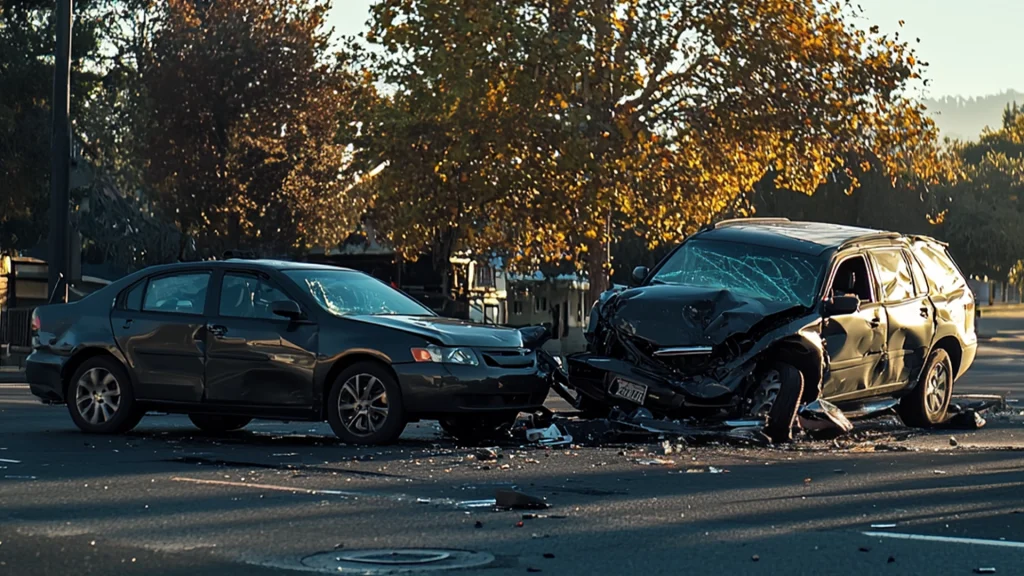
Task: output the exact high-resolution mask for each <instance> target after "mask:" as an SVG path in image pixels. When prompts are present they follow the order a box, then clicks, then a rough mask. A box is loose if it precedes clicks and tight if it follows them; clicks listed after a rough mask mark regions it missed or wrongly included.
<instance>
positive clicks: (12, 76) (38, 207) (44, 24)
mask: <svg viewBox="0 0 1024 576" xmlns="http://www.w3.org/2000/svg"><path fill="white" fill-rule="evenodd" d="M53 6H54V4H53V3H52V2H40V1H33V0H8V1H5V2H3V3H0V251H3V250H22V249H28V248H31V247H33V246H35V245H36V244H37V243H39V241H40V240H42V239H43V238H45V237H46V233H47V229H48V227H49V226H48V220H47V214H46V213H47V210H48V208H49V204H50V202H49V181H50V133H51V130H50V115H51V113H50V99H51V97H52V95H53V62H52V58H53V49H54V14H53ZM75 11H76V18H75V27H74V29H73V35H72V42H71V47H72V54H71V66H72V67H71V116H72V118H73V120H74V121H75V123H74V126H75V128H77V127H78V119H79V118H81V115H82V112H83V105H84V103H85V102H86V100H87V99H88V97H89V95H90V94H91V93H92V92H93V91H94V90H95V89H96V87H97V83H98V76H97V75H96V73H95V71H94V67H95V66H96V64H97V62H98V59H99V53H100V34H99V23H100V21H101V20H102V17H101V15H102V10H101V9H100V6H99V2H97V1H90V0H82V1H79V2H76V3H75Z"/></svg>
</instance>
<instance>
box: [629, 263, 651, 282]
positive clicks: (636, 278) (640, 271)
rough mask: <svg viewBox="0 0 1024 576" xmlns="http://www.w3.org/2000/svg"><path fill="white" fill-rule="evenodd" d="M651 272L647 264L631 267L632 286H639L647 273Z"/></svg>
mask: <svg viewBox="0 0 1024 576" xmlns="http://www.w3.org/2000/svg"><path fill="white" fill-rule="evenodd" d="M650 272H651V270H650V269H649V268H647V266H637V267H636V268H633V275H632V277H631V278H630V279H631V280H632V281H633V285H634V286H639V285H641V284H643V283H644V280H646V279H647V275H648V274H649V273H650Z"/></svg>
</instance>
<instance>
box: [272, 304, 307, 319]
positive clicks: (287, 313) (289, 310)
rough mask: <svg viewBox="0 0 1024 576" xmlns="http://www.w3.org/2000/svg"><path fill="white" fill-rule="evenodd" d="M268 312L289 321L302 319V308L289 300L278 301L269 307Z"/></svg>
mask: <svg viewBox="0 0 1024 576" xmlns="http://www.w3.org/2000/svg"><path fill="white" fill-rule="evenodd" d="M270 311H271V312H272V313H273V314H274V315H276V316H282V317H284V318H287V319H289V320H298V319H300V318H302V308H299V305H298V304H296V303H295V302H292V301H291V300H279V301H277V302H274V303H272V304H271V305H270Z"/></svg>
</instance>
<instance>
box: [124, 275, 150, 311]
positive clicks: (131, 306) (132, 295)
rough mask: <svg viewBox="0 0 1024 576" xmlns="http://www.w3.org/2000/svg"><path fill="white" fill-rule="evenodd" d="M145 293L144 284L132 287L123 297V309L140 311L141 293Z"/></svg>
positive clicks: (143, 282) (140, 283)
mask: <svg viewBox="0 0 1024 576" xmlns="http://www.w3.org/2000/svg"><path fill="white" fill-rule="evenodd" d="M145 291H146V282H145V281H142V282H139V283H138V284H136V285H135V286H133V287H132V289H131V290H129V291H128V294H127V295H126V296H125V297H124V309H125V310H131V311H133V312H138V311H139V310H142V293H143V292H145Z"/></svg>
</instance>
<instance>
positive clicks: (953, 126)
mask: <svg viewBox="0 0 1024 576" xmlns="http://www.w3.org/2000/svg"><path fill="white" fill-rule="evenodd" d="M1014 101H1016V102H1017V103H1019V104H1024V93H1021V92H1017V91H1016V90H1008V91H1006V92H1003V93H1002V94H993V95H991V96H981V97H973V98H963V97H960V96H945V97H943V98H939V99H937V100H933V99H931V98H925V100H924V104H925V106H927V107H928V112H929V113H931V116H932V119H934V120H935V124H936V125H937V126H938V127H939V130H940V131H941V132H942V135H943V136H948V137H950V138H955V139H959V140H973V139H975V138H977V137H978V135H979V134H981V131H982V130H983V129H984V128H985V127H986V126H989V127H991V128H997V127H998V126H999V125H1000V124H1001V123H1002V121H1003V109H1005V108H1006V105H1007V104H1010V103H1011V102H1014Z"/></svg>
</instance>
